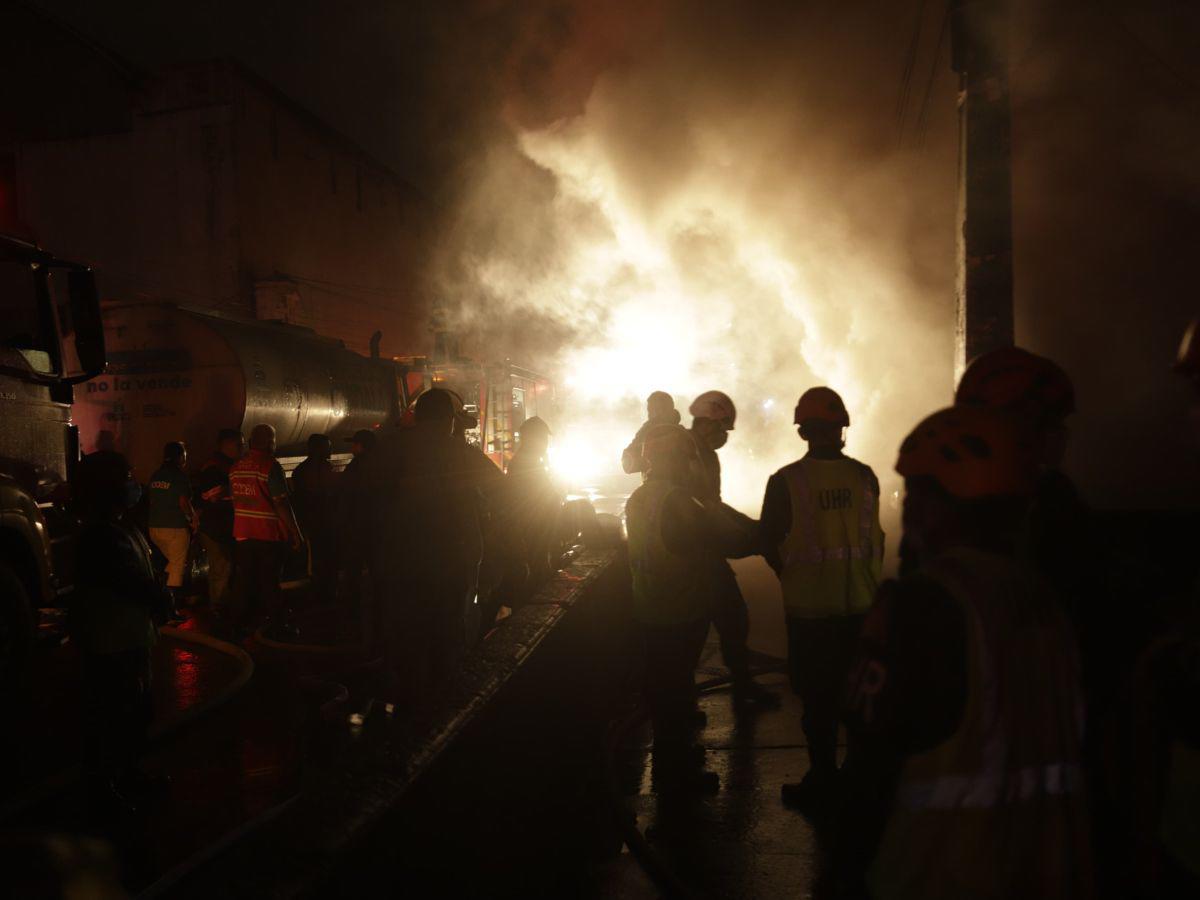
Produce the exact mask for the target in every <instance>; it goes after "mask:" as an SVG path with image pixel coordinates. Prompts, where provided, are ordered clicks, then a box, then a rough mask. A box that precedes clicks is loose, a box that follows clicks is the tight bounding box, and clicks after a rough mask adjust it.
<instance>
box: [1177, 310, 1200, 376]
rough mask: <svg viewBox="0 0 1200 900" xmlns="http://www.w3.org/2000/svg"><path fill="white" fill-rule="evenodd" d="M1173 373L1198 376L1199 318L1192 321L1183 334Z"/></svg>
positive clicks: (1199, 361) (1199, 359)
mask: <svg viewBox="0 0 1200 900" xmlns="http://www.w3.org/2000/svg"><path fill="white" fill-rule="evenodd" d="M1175 371H1176V372H1178V373H1180V374H1181V375H1192V376H1196V375H1200V316H1197V317H1196V318H1194V319H1192V321H1191V322H1190V323H1189V324H1188V327H1187V330H1186V331H1184V333H1183V340H1182V341H1180V343H1179V355H1178V356H1177V357H1176V359H1175Z"/></svg>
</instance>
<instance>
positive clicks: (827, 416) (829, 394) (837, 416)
mask: <svg viewBox="0 0 1200 900" xmlns="http://www.w3.org/2000/svg"><path fill="white" fill-rule="evenodd" d="M812 419H816V420H817V421H819V422H828V423H829V424H830V425H839V426H841V427H842V428H849V427H850V413H848V412H846V404H845V403H843V402H842V398H841V397H840V396H839V395H838V392H837V391H835V390H833V389H832V388H827V387H815V388H809V389H808V390H807V391H805V392H804V393H803V394H801V395H800V399H799V401H797V403H796V415H795V417H794V421H795V423H796V424H797V425H803V424H804V423H805V422H808V421H810V420H812Z"/></svg>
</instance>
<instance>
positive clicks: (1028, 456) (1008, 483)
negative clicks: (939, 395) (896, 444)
mask: <svg viewBox="0 0 1200 900" xmlns="http://www.w3.org/2000/svg"><path fill="white" fill-rule="evenodd" d="M896 471H897V472H899V473H900V474H901V475H902V476H904V477H905V478H918V477H922V476H925V477H929V478H932V479H934V480H935V481H937V482H938V484H940V485H941V486H942V487H943V488H944V489H945V491H946V492H947V493H948V494H950V495H951V496H952V497H957V498H958V499H960V500H978V499H982V498H984V497H1009V496H1015V497H1020V496H1028V495H1029V494H1030V493H1032V491H1033V488H1034V483H1035V481H1036V478H1037V454H1036V452H1035V442H1034V440H1033V437H1032V435H1031V434H1030V430H1029V425H1028V423H1025V422H1023V421H1022V420H1021V419H1020V418H1018V417H1017V416H1016V415H1014V414H1013V413H1012V412H1010V411H1008V410H1002V409H992V408H989V407H984V406H952V407H950V408H949V409H943V410H941V411H940V412H936V413H934V414H933V415H932V416H930V417H929V418H927V419H925V420H924V421H923V422H921V424H920V425H918V426H917V427H916V428H915V429H913V432H912V434H910V435H909V436H908V437H907V438H905V439H904V443H902V444H901V445H900V457H899V459H898V460H897V461H896Z"/></svg>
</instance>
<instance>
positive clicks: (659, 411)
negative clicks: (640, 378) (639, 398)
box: [621, 391, 680, 475]
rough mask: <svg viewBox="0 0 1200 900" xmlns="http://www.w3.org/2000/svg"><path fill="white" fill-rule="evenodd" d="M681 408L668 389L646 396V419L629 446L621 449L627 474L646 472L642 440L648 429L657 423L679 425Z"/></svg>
mask: <svg viewBox="0 0 1200 900" xmlns="http://www.w3.org/2000/svg"><path fill="white" fill-rule="evenodd" d="M679 418H680V417H679V410H677V409H676V408H675V400H674V398H673V397H672V396H671V395H670V394H668V393H667V392H666V391H655V392H654V393H652V394H651V395H650V396H649V397H647V398H646V421H645V422H644V423H643V424H642V427H641V428H639V429H638V430H637V434H635V435H634V436H633V440H632V441H630V442H629V446H628V447H626V448H625V449H624V450H622V451H621V468H622V469H624V470H625V474H627V475H632V474H634V473H635V472H644V471H645V467H646V462H645V457H643V455H642V442H643V441H644V440H645V439H646V431H647V429H650V428H653V427H654V426H655V425H678V424H679Z"/></svg>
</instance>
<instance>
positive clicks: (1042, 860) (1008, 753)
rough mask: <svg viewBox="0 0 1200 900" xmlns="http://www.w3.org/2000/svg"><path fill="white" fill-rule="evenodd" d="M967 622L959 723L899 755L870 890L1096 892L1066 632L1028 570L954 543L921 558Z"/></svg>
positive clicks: (1067, 898) (944, 898)
mask: <svg viewBox="0 0 1200 900" xmlns="http://www.w3.org/2000/svg"><path fill="white" fill-rule="evenodd" d="M922 573H923V574H924V575H926V576H928V577H930V578H932V579H933V580H935V581H936V582H938V583H939V584H940V585H941V586H942V587H943V588H944V589H945V590H946V592H947V593H948V594H949V595H950V596H951V597H952V598H953V599H954V600H955V601H956V602H957V603H958V605H959V606H960V608H961V609H962V611H963V616H964V621H965V623H966V644H967V673H966V674H967V699H966V703H965V705H964V708H963V716H962V720H961V722H960V723H959V727H958V730H957V731H956V732H955V733H954V734H953V735H951V736H950V737H949V738H948V739H947V740H945V741H944V742H943V743H941V744H939V745H938V746H936V747H933V748H931V749H930V750H927V751H924V752H921V753H917V754H914V755H912V756H910V757H909V758H908V759H907V760H906V761H905V763H904V766H903V768H902V770H901V774H900V779H899V782H898V784H897V788H896V795H895V798H894V800H893V804H892V812H891V815H890V817H889V819H888V822H887V825H886V827H885V829H884V834H883V837H882V839H881V841H880V845H879V849H878V852H877V854H876V857H875V860H874V862H873V863H872V865H871V869H870V871H869V872H868V884H869V886H870V888H871V896H872V897H875V898H878V900H917V898H920V900H962V898H967V897H970V898H972V900H1011V898H1018V897H1019V898H1022V900H1031V898H1032V900H1036V898H1047V900H1048V898H1051V897H1053V898H1063V900H1072V898H1080V897H1084V898H1086V897H1090V896H1092V893H1093V885H1092V877H1091V872H1092V860H1091V853H1090V845H1089V836H1088V830H1089V825H1088V819H1087V814H1086V809H1085V805H1084V796H1083V774H1082V772H1081V769H1080V758H1079V745H1080V739H1081V735H1082V731H1083V700H1082V695H1081V693H1080V687H1079V663H1078V658H1077V653H1076V649H1075V641H1074V637H1073V636H1072V634H1071V630H1070V626H1069V625H1068V623H1067V621H1066V618H1065V617H1064V616H1063V614H1062V612H1061V611H1060V610H1059V608H1058V606H1057V604H1056V602H1055V600H1054V598H1053V596H1052V595H1050V594H1049V593H1048V589H1047V588H1045V587H1044V586H1043V585H1042V583H1041V581H1040V580H1039V579H1038V578H1037V576H1036V575H1034V574H1033V573H1032V572H1031V571H1029V570H1027V569H1025V568H1024V567H1022V566H1021V565H1019V564H1018V563H1016V562H1014V561H1013V560H1011V559H1008V558H1006V557H1003V556H999V555H997V554H992V553H986V552H983V551H978V550H967V549H957V550H954V551H951V552H948V553H944V554H942V555H940V556H939V557H938V558H937V559H935V560H933V561H931V563H930V564H929V565H927V566H925V567H924V568H923V569H922Z"/></svg>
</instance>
